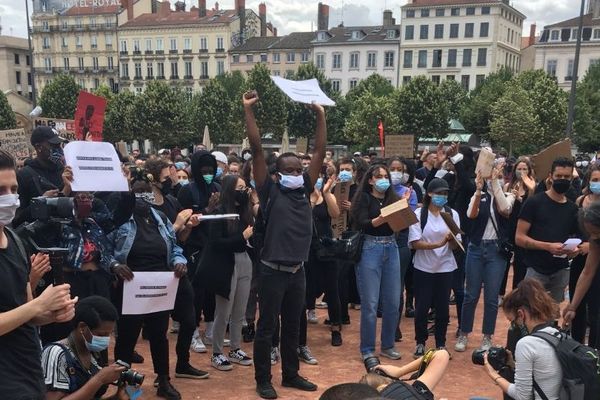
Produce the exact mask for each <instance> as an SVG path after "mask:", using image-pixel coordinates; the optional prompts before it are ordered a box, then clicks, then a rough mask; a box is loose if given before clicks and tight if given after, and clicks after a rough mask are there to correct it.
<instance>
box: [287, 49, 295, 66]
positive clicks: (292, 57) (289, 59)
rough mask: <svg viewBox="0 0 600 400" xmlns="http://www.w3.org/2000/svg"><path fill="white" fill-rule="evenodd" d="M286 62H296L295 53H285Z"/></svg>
mask: <svg viewBox="0 0 600 400" xmlns="http://www.w3.org/2000/svg"><path fill="white" fill-rule="evenodd" d="M286 60H287V62H289V63H293V62H296V53H294V52H293V51H291V52H289V53H287V54H286Z"/></svg>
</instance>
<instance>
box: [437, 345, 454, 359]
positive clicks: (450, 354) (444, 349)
mask: <svg viewBox="0 0 600 400" xmlns="http://www.w3.org/2000/svg"><path fill="white" fill-rule="evenodd" d="M437 350H438V351H442V350H443V351H445V352H446V353H448V355H449V356H450V359H451V360H452V353H450V352H449V351H448V348H447V347H446V346H438V348H437Z"/></svg>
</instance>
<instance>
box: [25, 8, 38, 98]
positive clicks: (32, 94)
mask: <svg viewBox="0 0 600 400" xmlns="http://www.w3.org/2000/svg"><path fill="white" fill-rule="evenodd" d="M25 14H26V15H25V17H26V18H27V42H28V43H29V74H30V75H31V101H32V102H33V108H35V106H37V96H36V94H35V75H34V68H33V47H32V45H31V25H30V23H29V0H25Z"/></svg>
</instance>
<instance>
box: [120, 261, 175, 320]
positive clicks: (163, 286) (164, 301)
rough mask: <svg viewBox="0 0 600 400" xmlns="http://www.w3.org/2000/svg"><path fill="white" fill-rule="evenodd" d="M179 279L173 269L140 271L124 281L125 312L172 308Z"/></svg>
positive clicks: (147, 312)
mask: <svg viewBox="0 0 600 400" xmlns="http://www.w3.org/2000/svg"><path fill="white" fill-rule="evenodd" d="M178 286H179V279H177V278H176V277H175V274H174V273H173V271H165V272H138V271H136V272H135V274H134V275H133V279H132V280H130V281H125V282H124V283H123V310H122V311H123V314H124V315H139V314H150V313H154V312H159V311H168V310H172V309H173V307H174V306H175V295H176V294H177V287H178Z"/></svg>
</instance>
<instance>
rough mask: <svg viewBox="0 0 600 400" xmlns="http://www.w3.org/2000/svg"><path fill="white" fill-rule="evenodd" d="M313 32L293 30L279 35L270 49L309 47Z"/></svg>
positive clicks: (313, 37)
mask: <svg viewBox="0 0 600 400" xmlns="http://www.w3.org/2000/svg"><path fill="white" fill-rule="evenodd" d="M315 36H316V33H315V32H293V33H290V34H289V35H286V36H283V37H281V38H280V39H281V40H279V41H278V42H276V43H274V44H273V45H272V46H271V48H272V49H309V48H310V47H311V42H312V41H313V40H314V39H315Z"/></svg>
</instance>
